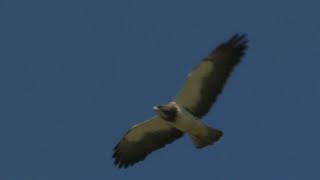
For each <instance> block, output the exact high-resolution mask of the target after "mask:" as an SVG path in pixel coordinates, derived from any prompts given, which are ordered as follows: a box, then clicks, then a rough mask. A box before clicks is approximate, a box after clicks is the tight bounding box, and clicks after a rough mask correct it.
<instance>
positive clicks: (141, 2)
mask: <svg viewBox="0 0 320 180" xmlns="http://www.w3.org/2000/svg"><path fill="white" fill-rule="evenodd" d="M319 7H320V2H319V1H316V0H314V1H307V0H306V1H297V0H293V1H278V0H270V1H260V2H259V1H256V0H244V1H229V0H226V1H212V0H203V1H195V0H194V1H191V0H161V1H150V0H135V1H134V0H132V1H130V0H126V1H125V0H29V1H22V0H21V1H18V0H2V1H1V2H0V22H1V27H0V179H1V180H22V179H27V180H29V179H30V180H63V179H66V180H88V179H90V180H118V179H138V180H145V179H148V180H149V179H153V180H163V179H185V180H188V179H205V178H206V179H226V180H232V179H243V180H248V179H259V180H270V179H281V180H282V179H290V180H301V179H308V180H318V179H320V172H319V169H320V155H319V152H320V140H319V139H320V131H319V127H320V113H319V110H320V108H319V101H320V71H319V69H320V58H319V52H320V44H319V41H320V20H319V18H320V11H319ZM241 32H245V33H247V34H248V39H249V40H250V43H249V46H250V48H249V49H248V51H247V55H246V56H245V57H244V58H243V62H242V63H241V64H240V65H239V66H238V67H237V69H236V71H235V72H234V73H233V76H232V77H231V78H230V80H229V81H228V84H227V86H226V88H225V91H224V93H223V94H222V95H221V96H220V97H219V100H218V102H217V103H216V104H215V105H214V107H213V109H212V111H211V112H210V113H209V114H208V115H207V116H206V117H205V118H204V119H203V120H204V121H205V122H206V123H208V124H209V125H211V126H214V127H216V128H219V129H221V130H223V131H224V133H225V136H224V137H223V139H222V140H221V141H220V142H219V143H217V144H216V145H215V146H212V147H208V148H205V149H203V150H197V149H195V148H194V147H193V146H192V144H191V142H190V140H189V139H188V137H187V136H184V137H183V138H182V139H179V140H178V141H176V142H175V143H173V144H171V145H168V146H167V147H166V148H165V149H161V150H159V151H156V152H154V153H153V154H152V155H151V156H148V158H147V159H145V160H144V161H143V162H141V163H138V164H136V165H135V166H134V167H131V168H128V169H126V170H119V169H117V168H116V167H115V166H114V165H113V161H112V159H111V155H112V149H113V147H114V145H115V144H116V143H118V141H119V140H120V138H121V137H122V136H123V135H124V133H125V132H126V131H127V130H128V128H130V127H131V126H132V125H134V124H136V123H139V122H140V121H143V120H145V119H147V118H149V117H151V116H153V115H154V112H153V110H152V107H153V106H154V105H157V104H161V103H166V102H168V101H170V100H171V99H172V98H173V97H174V96H175V95H176V93H177V91H178V90H179V89H180V87H181V86H182V84H183V83H184V80H185V78H186V75H187V74H188V73H189V72H190V71H191V69H192V68H193V67H194V66H195V65H196V64H198V63H199V62H200V61H201V59H202V58H204V57H205V56H206V55H207V54H208V53H209V52H210V51H211V50H212V49H213V48H215V47H216V46H217V45H218V44H220V43H221V42H223V41H225V40H227V39H229V38H230V37H231V36H232V35H233V34H234V33H241Z"/></svg>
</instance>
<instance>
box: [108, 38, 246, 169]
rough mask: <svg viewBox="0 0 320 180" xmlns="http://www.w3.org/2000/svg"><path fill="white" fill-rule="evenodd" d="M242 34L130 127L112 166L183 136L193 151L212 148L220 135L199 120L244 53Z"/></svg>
mask: <svg viewBox="0 0 320 180" xmlns="http://www.w3.org/2000/svg"><path fill="white" fill-rule="evenodd" d="M247 43H248V40H247V39H246V35H245V34H235V35H234V36H232V37H231V38H230V39H229V40H228V41H226V42H224V43H222V44H220V45H219V46H218V47H217V48H216V49H214V50H213V51H212V52H211V53H210V54H209V55H208V56H207V57H206V58H205V59H204V60H202V62H201V63H200V64H198V65H197V66H196V67H195V68H194V69H193V70H192V72H191V73H190V74H189V75H188V77H187V80H186V82H185V84H184V85H183V87H182V89H181V90H180V92H179V93H178V95H177V96H176V97H175V99H174V100H173V101H171V102H169V103H168V104H165V105H158V106H155V107H153V109H154V111H155V112H156V114H157V115H156V116H154V117H152V118H150V119H149V120H146V121H144V122H142V123H139V124H137V125H134V126H133V127H131V128H130V129H129V130H128V132H127V133H126V134H125V135H124V137H123V138H122V139H121V140H120V142H119V143H118V144H117V145H116V146H115V147H114V150H113V156H112V157H113V158H114V164H115V165H116V166H118V167H119V168H127V167H129V166H132V165H134V164H135V163H137V162H139V161H142V160H144V159H145V157H146V156H147V155H149V154H150V153H152V152H153V151H155V150H157V149H160V148H163V147H164V146H166V145H167V144H170V143H172V142H174V141H175V140H176V139H178V138H180V137H182V136H183V135H184V134H185V133H186V134H188V135H189V137H190V139H191V141H192V143H193V145H194V146H195V147H196V148H204V147H206V146H208V145H213V144H214V143H215V142H217V141H218V140H219V139H220V138H221V137H222V135H223V132H222V131H220V130H218V129H215V128H213V127H209V126H208V125H206V124H204V123H203V122H201V121H199V120H200V119H201V118H202V117H203V116H205V115H206V114H207V113H208V112H209V111H210V108H211V106H212V104H213V103H214V102H215V101H216V100H217V97H218V96H219V94H221V92H222V90H223V87H224V85H225V83H226V81H227V79H228V77H229V76H230V74H231V72H232V71H233V69H234V67H235V66H236V65H237V64H238V63H239V62H240V60H241V57H242V56H243V55H244V54H245V50H246V49H247Z"/></svg>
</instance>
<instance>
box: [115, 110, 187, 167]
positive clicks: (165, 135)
mask: <svg viewBox="0 0 320 180" xmlns="http://www.w3.org/2000/svg"><path fill="white" fill-rule="evenodd" d="M182 135H183V132H181V131H180V130H178V129H176V128H174V127H172V126H169V125H168V124H167V123H166V122H165V121H164V120H162V119H161V118H160V117H158V116H156V117H153V118H151V119H150V120H147V121H144V122H142V123H140V124H137V125H135V126H133V127H132V128H131V129H129V131H128V132H127V134H126V135H125V136H124V137H123V138H122V139H121V141H120V142H119V143H118V144H117V145H116V146H115V147H114V151H113V156H112V157H113V158H114V164H115V165H117V166H118V167H119V168H122V167H123V168H127V167H128V166H132V165H133V164H135V163H137V162H139V161H142V160H143V159H144V158H145V157H146V156H147V155H148V154H150V153H151V152H153V151H155V150H157V149H160V148H162V147H164V146H165V145H166V144H169V143H172V142H173V141H174V140H176V139H178V138H180V137H181V136H182Z"/></svg>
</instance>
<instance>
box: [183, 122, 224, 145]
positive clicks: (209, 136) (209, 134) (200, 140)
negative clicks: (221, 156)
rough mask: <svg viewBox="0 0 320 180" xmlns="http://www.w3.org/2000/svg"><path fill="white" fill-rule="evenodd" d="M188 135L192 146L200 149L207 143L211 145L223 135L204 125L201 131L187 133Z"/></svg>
mask: <svg viewBox="0 0 320 180" xmlns="http://www.w3.org/2000/svg"><path fill="white" fill-rule="evenodd" d="M189 136H190V138H191V140H192V143H193V144H194V146H195V147H196V148H199V149H200V148H203V147H206V146H208V145H213V144H214V143H215V142H217V141H219V139H220V138H221V137H222V136H223V132H222V131H220V130H218V129H215V128H211V127H209V126H205V128H204V131H203V133H201V134H200V133H199V134H190V133H189Z"/></svg>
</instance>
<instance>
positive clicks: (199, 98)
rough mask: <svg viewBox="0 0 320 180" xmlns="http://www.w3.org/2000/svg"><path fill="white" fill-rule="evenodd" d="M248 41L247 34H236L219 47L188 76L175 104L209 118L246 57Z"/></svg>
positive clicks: (199, 116)
mask: <svg viewBox="0 0 320 180" xmlns="http://www.w3.org/2000/svg"><path fill="white" fill-rule="evenodd" d="M247 42H248V40H247V39H246V37H245V35H244V34H243V35H238V34H236V35H234V36H233V37H232V38H231V39H230V40H228V41H227V42H225V43H222V44H221V45H219V46H218V47H217V48H216V49H215V50H213V51H212V53H210V54H209V56H208V57H207V58H205V59H204V60H203V61H202V62H201V63H200V64H199V65H198V66H197V67H195V68H194V69H193V71H192V72H191V73H190V74H189V75H188V78H187V80H186V82H185V84H184V86H183V87H182V89H181V90H180V92H179V93H178V95H177V97H176V98H175V100H174V101H175V102H176V103H177V104H178V105H180V106H182V107H184V108H185V109H187V110H188V111H189V112H191V113H192V114H193V115H195V116H196V117H198V118H201V117H202V116H204V115H206V114H207V113H208V112H209V110H210V108H211V106H212V104H213V103H214V102H215V101H216V99H217V97H218V95H219V94H220V93H221V92H222V90H223V87H224V84H225V83H226V81H227V79H228V77H229V76H230V73H231V72H232V71H233V69H234V67H235V66H236V65H237V64H238V63H239V62H240V59H241V57H242V56H243V55H244V51H245V49H246V48H247Z"/></svg>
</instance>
